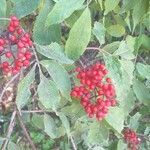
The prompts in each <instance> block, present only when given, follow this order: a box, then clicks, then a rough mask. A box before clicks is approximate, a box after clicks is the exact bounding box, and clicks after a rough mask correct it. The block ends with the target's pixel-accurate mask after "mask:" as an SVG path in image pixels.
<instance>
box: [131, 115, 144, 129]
mask: <svg viewBox="0 0 150 150" xmlns="http://www.w3.org/2000/svg"><path fill="white" fill-rule="evenodd" d="M140 117H141V114H140V113H139V112H137V113H136V114H135V115H134V116H132V117H131V118H130V124H129V127H130V129H133V130H135V131H136V130H137V129H138V127H139V119H140Z"/></svg>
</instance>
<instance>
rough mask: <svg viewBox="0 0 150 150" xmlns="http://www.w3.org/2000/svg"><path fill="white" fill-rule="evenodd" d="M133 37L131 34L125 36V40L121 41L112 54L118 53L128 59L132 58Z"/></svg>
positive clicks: (133, 56)
mask: <svg viewBox="0 0 150 150" xmlns="http://www.w3.org/2000/svg"><path fill="white" fill-rule="evenodd" d="M134 45H135V38H133V37H132V36H127V38H126V41H121V42H120V45H119V48H118V49H117V50H116V51H115V52H114V55H119V56H121V57H122V58H124V59H127V60H130V59H134V58H135V55H134V54H133V52H134Z"/></svg>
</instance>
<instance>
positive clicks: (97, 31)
mask: <svg viewBox="0 0 150 150" xmlns="http://www.w3.org/2000/svg"><path fill="white" fill-rule="evenodd" d="M93 34H94V35H95V36H96V38H97V39H98V41H99V43H100V45H102V44H104V43H105V27H104V26H103V24H101V23H99V22H95V23H94V28H93Z"/></svg>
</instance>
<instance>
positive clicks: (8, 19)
mask: <svg viewBox="0 0 150 150" xmlns="http://www.w3.org/2000/svg"><path fill="white" fill-rule="evenodd" d="M0 20H7V21H10V18H0Z"/></svg>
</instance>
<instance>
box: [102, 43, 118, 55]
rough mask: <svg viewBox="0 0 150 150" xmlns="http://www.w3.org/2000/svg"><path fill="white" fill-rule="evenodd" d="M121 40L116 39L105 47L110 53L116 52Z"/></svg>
mask: <svg viewBox="0 0 150 150" xmlns="http://www.w3.org/2000/svg"><path fill="white" fill-rule="evenodd" d="M119 44H120V42H119V41H116V42H112V43H110V44H107V45H105V46H104V47H103V49H104V50H105V51H107V52H109V53H114V52H115V51H116V50H117V49H118V47H119Z"/></svg>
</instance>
